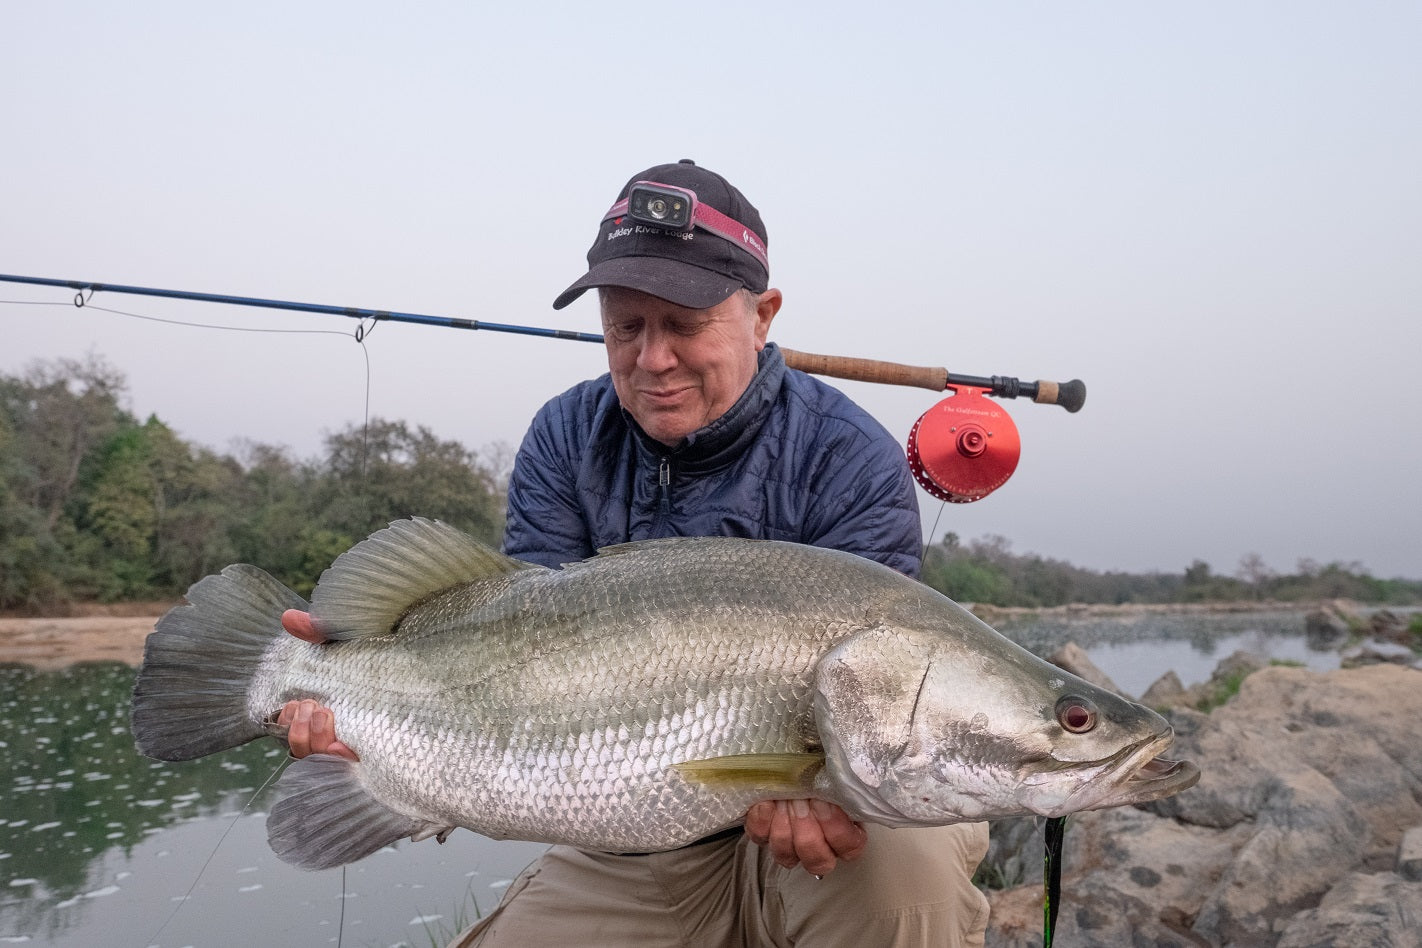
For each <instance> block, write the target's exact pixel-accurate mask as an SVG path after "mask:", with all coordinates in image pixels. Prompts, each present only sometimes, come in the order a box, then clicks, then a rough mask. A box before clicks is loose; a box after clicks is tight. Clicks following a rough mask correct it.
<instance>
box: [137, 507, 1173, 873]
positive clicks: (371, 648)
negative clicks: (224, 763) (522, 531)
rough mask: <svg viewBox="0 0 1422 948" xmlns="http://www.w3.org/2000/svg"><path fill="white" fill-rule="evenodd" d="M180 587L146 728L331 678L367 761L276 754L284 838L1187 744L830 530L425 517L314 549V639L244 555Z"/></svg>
mask: <svg viewBox="0 0 1422 948" xmlns="http://www.w3.org/2000/svg"><path fill="white" fill-rule="evenodd" d="M188 598H189V602H190V604H189V605H185V606H181V607H179V608H178V609H175V610H173V611H172V612H171V613H169V615H168V616H165V617H164V619H162V620H160V622H159V624H158V627H157V628H156V629H155V631H154V633H153V635H152V636H150V638H149V642H148V645H147V647H146V649H145V658H144V665H143V667H142V668H141V669H140V673H139V678H138V682H137V684H136V685H135V697H134V730H135V735H136V736H137V738H138V742H139V746H140V749H141V750H143V752H144V753H149V754H151V755H154V756H160V757H168V758H169V759H183V758H185V757H191V756H199V755H201V754H202V753H210V752H212V751H213V750H218V749H221V747H222V746H230V745H231V744H233V743H238V742H240V741H241V740H250V739H252V738H254V737H256V736H259V735H260V734H262V733H265V731H266V728H267V724H266V722H267V721H268V720H270V719H271V718H272V716H273V715H274V713H275V712H276V711H277V710H278V709H279V708H281V706H282V705H283V704H284V703H285V702H286V701H288V700H291V699H299V698H315V699H316V700H317V701H319V702H321V703H322V704H324V705H327V706H328V707H330V708H331V709H332V711H333V712H334V714H335V720H336V722H337V730H338V733H339V734H340V736H341V740H342V741H343V742H344V743H346V744H347V745H348V746H350V747H351V748H352V749H354V750H355V751H356V753H357V754H358V755H359V757H360V761H359V762H358V763H354V762H350V761H346V760H341V759H337V758H321V757H319V756H318V757H313V758H308V759H307V760H304V761H298V762H296V763H295V764H293V765H292V766H291V767H290V768H289V769H288V772H287V773H286V774H285V775H284V776H283V778H282V781H281V784H280V786H279V789H280V790H281V791H282V794H283V796H282V798H281V799H280V800H279V801H278V803H277V804H276V805H275V806H274V807H273V808H272V812H271V817H270V822H269V835H270V839H271V842H272V845H273V847H274V848H275V849H276V850H277V852H278V854H279V855H281V856H282V858H284V859H287V860H288V861H291V862H294V863H296V864H297V865H305V866H310V867H324V866H328V865H339V864H341V863H343V862H346V861H350V860H351V859H355V858H360V856H362V855H365V854H367V853H369V852H372V851H374V849H377V848H379V847H380V846H383V845H386V844H388V843H389V842H393V841H394V840H396V839H399V838H401V837H404V836H413V837H416V838H421V837H423V836H426V835H434V834H443V833H445V832H448V831H449V830H450V829H452V828H453V827H455V826H466V827H469V828H471V829H474V830H476V831H478V832H480V833H483V834H485V835H488V836H491V837H495V838H518V839H529V840H541V841H548V842H563V843H570V844H572V845H577V846H581V847H584V848H589V849H599V850H607V851H614V852H628V851H635V852H643V851H655V850H663V849H671V848H675V847H677V846H681V845H685V844H686V843H689V842H692V841H694V840H696V839H698V838H700V837H703V836H706V835H709V834H711V833H714V832H716V831H718V830H720V829H723V828H725V827H728V826H733V825H735V824H737V823H738V822H739V821H740V820H741V819H742V818H743V816H744V814H745V812H746V810H747V808H748V807H749V806H751V805H752V804H753V803H755V802H757V801H759V800H763V799H777V798H780V799H783V798H786V797H815V798H819V799H824V800H828V801H831V802H834V803H837V804H839V805H841V806H842V807H844V808H845V809H846V810H847V811H848V812H849V813H850V814H851V816H854V817H856V818H860V819H869V820H874V821H877V822H881V823H884V824H886V825H930V824H935V823H946V822H956V821H959V820H966V819H982V818H985V817H986V816H988V815H1015V814H1017V813H1021V812H1042V813H1046V812H1047V811H1053V812H1054V811H1055V810H1058V809H1061V808H1062V807H1075V808H1088V807H1090V806H1100V805H1116V804H1117V803H1118V802H1137V801H1139V800H1141V799H1147V798H1154V797H1153V796H1150V795H1151V794H1155V795H1156V796H1159V795H1163V794H1164V793H1167V792H1175V791H1176V790H1178V789H1182V788H1183V787H1182V784H1183V785H1188V783H1189V782H1193V781H1191V780H1190V779H1189V778H1190V776H1191V775H1190V773H1189V769H1188V767H1189V765H1184V767H1185V769H1184V770H1182V769H1181V765H1175V766H1174V767H1173V768H1172V767H1166V766H1164V765H1159V766H1157V765H1156V764H1154V763H1153V761H1154V760H1155V757H1156V755H1157V754H1158V752H1159V750H1160V749H1161V748H1162V747H1163V746H1164V743H1168V734H1169V729H1168V727H1166V726H1165V724H1164V721H1163V720H1161V719H1160V718H1159V717H1158V716H1157V715H1155V714H1154V713H1153V712H1150V711H1148V710H1147V709H1144V708H1140V707H1139V706H1138V705H1135V704H1133V703H1131V702H1128V701H1125V700H1124V699H1121V698H1119V697H1118V696H1114V695H1110V694H1109V693H1105V692H1101V691H1100V690H1099V689H1094V688H1092V686H1090V685H1087V684H1086V683H1085V682H1081V681H1080V680H1079V679H1075V678H1073V677H1072V676H1070V675H1067V674H1066V673H1064V672H1061V671H1060V670H1058V669H1055V668H1053V667H1052V666H1049V665H1046V663H1044V662H1042V661H1041V660H1040V659H1037V658H1036V657H1035V656H1031V655H1030V654H1028V653H1026V652H1025V651H1023V650H1022V649H1020V648H1019V647H1017V646H1016V645H1014V644H1013V643H1011V642H1009V641H1007V640H1006V639H1004V638H1002V637H1001V636H999V635H997V633H995V632H993V631H992V630H991V629H989V628H988V627H987V626H985V625H983V624H982V623H981V622H979V621H978V620H977V619H976V618H974V617H973V616H971V614H969V613H967V612H966V611H965V610H963V609H961V608H960V607H959V606H957V605H956V604H954V603H952V602H951V601H950V600H948V599H946V598H944V597H943V596H941V595H939V594H938V593H936V592H934V591H933V590H931V589H928V588H927V587H925V586H923V585H921V584H919V583H917V582H915V581H913V580H911V579H908V578H906V577H904V576H901V575H899V574H897V573H894V572H893V571H891V570H889V569H887V568H885V567H883V566H880V565H879V564H876V563H872V562H870V561H868V560H864V559H861V558H859V557H856V556H852V555H850V554H845V553H838V552H834V551H829V550H821V549H816V548H812V547H805V546H800V545H796V544H789V543H779V542H773V541H752V540H735V539H725V538H719V539H710V538H701V539H676V540H659V541H647V542H643V543H636V544H626V545H623V546H621V547H616V548H613V549H610V550H606V551H603V553H601V554H600V555H599V556H597V557H594V558H593V559H591V560H587V561H584V562H582V563H575V564H570V565H568V566H567V567H565V568H564V569H562V570H549V569H545V568H542V567H532V566H529V565H528V564H522V563H518V562H517V561H515V560H511V559H509V558H507V557H503V556H501V555H500V554H498V553H496V552H494V551H491V550H488V549H487V548H485V547H482V546H481V545H479V544H477V543H476V542H475V541H473V540H471V539H469V538H467V537H465V536H464V535H463V534H460V533H458V531H455V530H453V529H452V528H449V527H447V526H445V525H443V524H438V523H434V522H431V521H425V520H418V519H416V520H411V521H398V522H396V523H395V524H392V525H391V527H389V528H387V530H384V531H381V532H379V533H377V534H375V535H373V536H372V537H371V538H369V539H368V540H366V541H363V542H362V543H361V544H357V546H355V547H354V548H352V549H351V550H349V551H347V552H346V553H345V554H342V556H341V557H339V558H338V559H337V560H336V562H335V563H334V564H333V565H332V567H331V568H330V569H328V570H327V571H326V572H325V573H324V574H323V575H322V577H321V581H320V583H319V584H318V585H317V588H316V591H315V592H314V593H313V597H312V600H313V601H312V604H311V613H312V619H313V622H314V623H315V624H316V625H317V627H318V628H320V629H321V630H322V631H323V632H325V633H326V634H327V635H328V637H329V638H330V639H331V641H329V642H328V643H326V644H321V645H313V644H310V643H307V642H303V641H300V640H297V639H296V638H294V637H292V636H288V635H285V634H284V633H283V632H282V631H281V625H280V614H281V609H282V608H301V607H303V606H304V605H305V604H304V603H301V602H300V600H299V598H297V597H295V595H294V594H293V593H291V592H290V591H289V590H286V589H285V588H284V587H282V586H281V585H280V584H279V583H277V582H276V581H275V580H273V579H271V577H269V576H267V575H266V574H265V573H262V572H261V571H260V570H257V569H256V568H255V567H250V566H240V565H239V566H233V567H229V568H228V569H226V570H224V571H223V573H222V574H220V575H218V576H213V577H207V578H206V579H204V580H202V581H200V582H199V583H198V584H195V585H194V587H193V589H192V590H190V591H189V594H188ZM205 649H213V650H219V651H221V653H222V655H223V664H224V666H225V667H224V668H222V669H214V668H213V667H211V663H210V662H209V661H205V660H204V659H205V656H204V655H203V652H204V650H205ZM214 678H216V679H218V683H217V684H214ZM1068 698H1070V700H1073V701H1085V702H1088V703H1090V706H1091V707H1092V709H1093V713H1096V714H1098V715H1099V718H1098V719H1097V720H1099V724H1100V726H1099V727H1095V728H1094V731H1093V733H1091V734H1078V735H1073V734H1067V733H1065V731H1064V729H1063V726H1062V725H1061V723H1060V722H1059V721H1058V716H1059V712H1058V711H1057V710H1055V709H1056V708H1057V707H1059V706H1060V702H1061V701H1064V700H1068ZM181 715H187V716H188V717H189V718H190V719H191V720H190V721H182V720H175V718H177V717H178V716H181ZM191 721H199V722H206V723H205V725H204V726H205V727H206V728H208V729H210V731H211V733H210V734H194V733H193V731H194V725H193V724H192V723H191ZM1035 762H1042V766H1041V767H1036V765H1035ZM1141 774H1145V775H1146V776H1147V777H1148V779H1140V775H1141ZM1194 776H1195V778H1196V779H1197V778H1198V772H1197V771H1196V772H1195V774H1194Z"/></svg>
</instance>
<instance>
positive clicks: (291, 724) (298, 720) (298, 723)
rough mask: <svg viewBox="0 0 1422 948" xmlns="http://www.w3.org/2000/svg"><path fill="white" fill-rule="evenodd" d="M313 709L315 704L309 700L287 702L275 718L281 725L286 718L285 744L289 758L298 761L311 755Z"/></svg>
mask: <svg viewBox="0 0 1422 948" xmlns="http://www.w3.org/2000/svg"><path fill="white" fill-rule="evenodd" d="M315 708H316V702H315V701H312V700H311V699H310V698H307V699H306V700H305V701H288V702H287V703H286V707H284V708H282V709H281V714H280V715H278V716H277V722H278V723H283V722H282V718H287V720H286V721H285V722H284V723H285V724H287V725H288V730H287V732H286V743H287V746H288V747H289V748H290V750H291V756H292V757H295V758H297V759H298V760H299V759H301V758H302V757H306V756H308V755H310V754H311V753H312V750H311V713H312V711H314V710H315Z"/></svg>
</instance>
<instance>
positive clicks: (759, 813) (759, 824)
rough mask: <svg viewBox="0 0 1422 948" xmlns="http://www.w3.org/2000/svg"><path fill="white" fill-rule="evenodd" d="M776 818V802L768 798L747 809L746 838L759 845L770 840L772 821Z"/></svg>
mask: <svg viewBox="0 0 1422 948" xmlns="http://www.w3.org/2000/svg"><path fill="white" fill-rule="evenodd" d="M773 819H775V804H774V803H771V802H770V801H769V800H766V801H764V802H762V803H757V804H756V805H755V806H753V807H751V808H750V809H749V810H747V811H746V823H745V830H746V838H747V839H749V840H750V841H751V842H752V843H755V844H756V845H757V846H764V845H765V844H766V843H768V842H769V841H770V822H771V820H773Z"/></svg>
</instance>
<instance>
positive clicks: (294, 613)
mask: <svg viewBox="0 0 1422 948" xmlns="http://www.w3.org/2000/svg"><path fill="white" fill-rule="evenodd" d="M281 625H282V628H284V629H286V631H288V632H290V633H291V634H292V635H294V636H296V637H297V638H298V639H301V640H302V641H303V642H310V643H312V644H313V645H320V644H321V643H322V642H324V641H326V637H325V636H324V635H322V634H321V633H320V632H317V631H316V627H315V626H313V625H312V624H311V613H309V612H302V611H301V610H300V609H288V610H286V611H285V612H283V613H282V614H281ZM276 723H277V724H279V725H283V726H285V727H286V728H287V729H288V730H287V732H286V742H287V744H288V745H289V746H290V747H291V756H293V757H297V758H301V757H305V756H307V755H309V754H335V755H336V756H337V757H344V758H346V760H360V758H359V757H358V756H356V752H355V751H353V750H351V749H350V748H349V747H347V746H346V745H345V744H343V743H341V742H340V741H338V740H337V739H336V716H335V715H334V714H332V713H331V709H330V708H326V707H322V706H321V705H319V704H317V703H316V702H315V701H314V700H312V699H311V698H307V699H305V700H304V701H288V702H287V703H286V706H285V707H283V708H282V709H281V713H280V714H278V715H277V719H276Z"/></svg>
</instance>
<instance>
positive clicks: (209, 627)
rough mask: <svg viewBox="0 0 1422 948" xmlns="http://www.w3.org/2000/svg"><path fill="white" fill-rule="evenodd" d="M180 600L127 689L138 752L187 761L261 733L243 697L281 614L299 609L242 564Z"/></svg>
mask: <svg viewBox="0 0 1422 948" xmlns="http://www.w3.org/2000/svg"><path fill="white" fill-rule="evenodd" d="M187 599H188V602H187V604H185V605H181V606H177V607H175V608H173V609H170V610H169V611H168V614H167V615H165V616H163V618H161V619H159V620H158V624H157V625H156V626H155V627H154V629H153V631H152V632H150V633H149V635H148V639H147V641H146V642H145V643H144V646H143V664H142V665H141V666H140V667H139V669H138V678H137V680H136V681H135V682H134V686H133V736H134V739H135V741H136V742H137V744H138V752H139V753H140V754H143V755H144V756H146V757H154V758H157V759H159V760H191V759H193V758H194V757H203V756H205V755H207V754H214V753H216V752H217V751H221V750H226V749H227V748H229V747H236V746H238V745H239V744H245V743H247V742H248V741H251V740H254V739H255V738H258V737H261V736H262V735H263V734H265V733H267V731H266V729H265V727H264V726H263V724H262V723H261V722H259V721H254V720H253V719H252V717H251V715H250V714H249V713H248V711H247V692H248V690H249V689H250V687H251V685H252V680H253V678H254V676H255V675H256V674H257V671H258V669H259V668H260V667H261V660H262V655H263V653H264V652H265V651H266V650H267V648H268V647H269V646H270V645H271V644H272V641H273V639H275V638H277V637H278V636H280V635H282V634H284V633H283V631H282V626H281V614H282V613H283V612H284V611H286V610H287V609H305V608H306V600H304V599H302V598H301V597H300V596H298V595H297V594H296V593H294V592H292V591H291V590H290V589H287V588H286V587H285V586H284V585H282V584H281V583H279V582H277V580H275V579H273V578H272V577H271V576H270V575H268V574H267V573H265V572H263V571H262V570H260V569H257V568H256V567H255V566H248V565H246V564H237V565H234V566H229V567H227V568H226V569H224V570H223V571H222V572H221V573H219V574H215V575H212V576H206V577H204V578H202V579H200V580H198V581H197V582H196V583H194V584H193V586H192V588H190V589H189V590H188V593H187Z"/></svg>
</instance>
